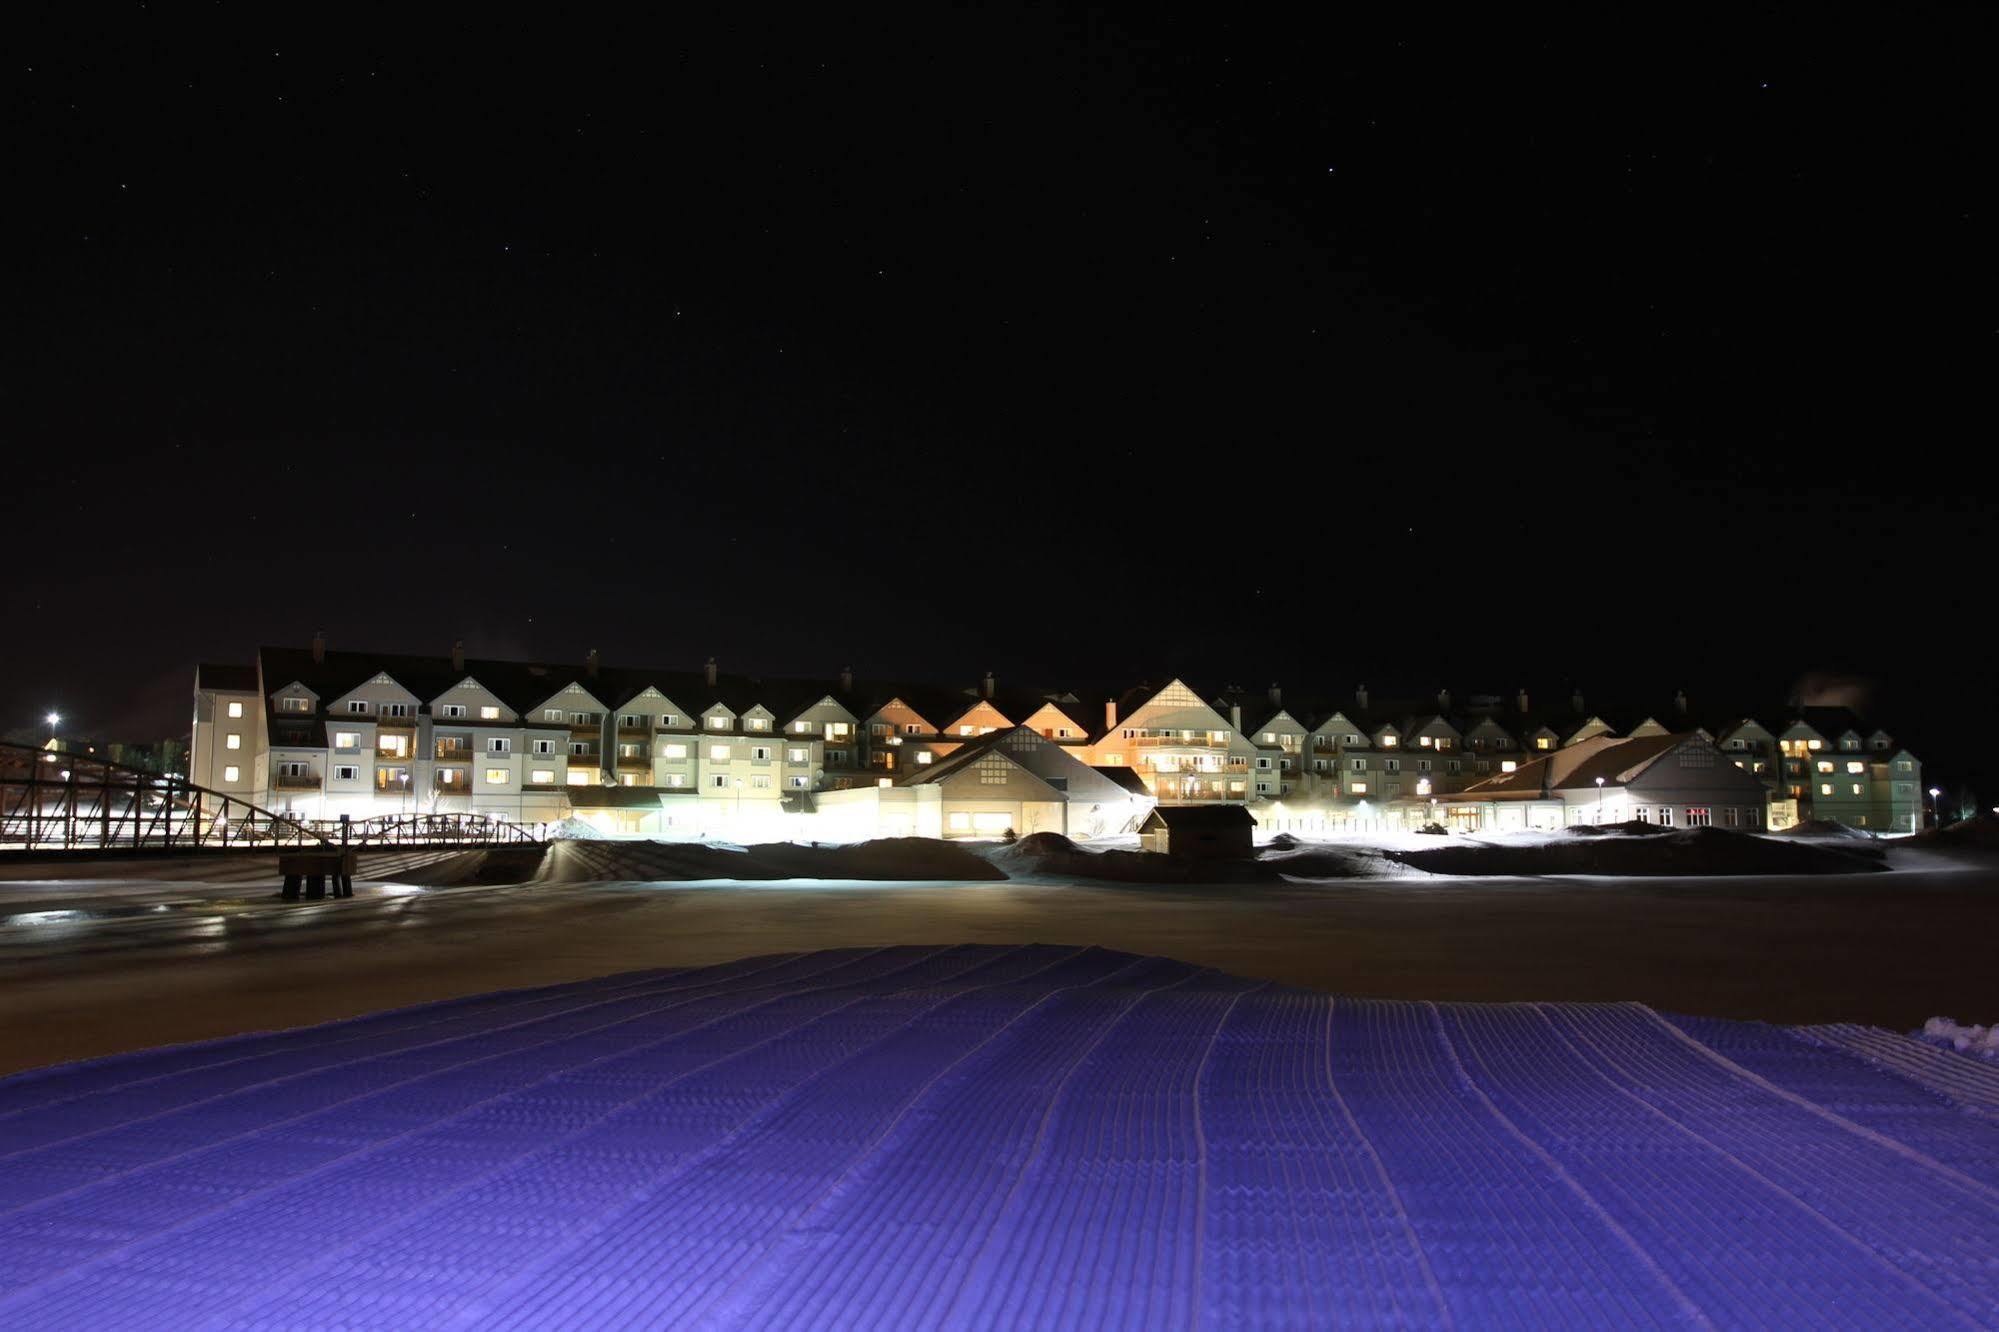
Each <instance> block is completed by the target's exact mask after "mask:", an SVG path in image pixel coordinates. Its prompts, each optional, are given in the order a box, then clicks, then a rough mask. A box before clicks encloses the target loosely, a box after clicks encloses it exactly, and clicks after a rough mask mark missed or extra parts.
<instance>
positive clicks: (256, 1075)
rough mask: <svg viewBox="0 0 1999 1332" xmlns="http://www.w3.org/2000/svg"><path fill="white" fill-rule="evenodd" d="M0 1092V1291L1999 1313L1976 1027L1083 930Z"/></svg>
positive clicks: (675, 1322) (1179, 1323)
mask: <svg viewBox="0 0 1999 1332" xmlns="http://www.w3.org/2000/svg"><path fill="white" fill-rule="evenodd" d="M1878 877H1879V876H1877V878H1878ZM978 891H979V894H980V895H984V894H987V893H1000V894H1005V893H1011V892H1018V891H1020V890H1019V889H1018V888H1016V887H1014V886H1010V885H999V886H997V887H988V888H982V889H980V890H978ZM738 896H741V895H740V894H738ZM682 900H686V899H685V895H683V897H682ZM0 1126H4V1130H5V1136H4V1138H0V1156H4V1159H5V1163H6V1164H5V1168H4V1169H0V1325H5V1326H7V1327H10V1328H14V1327H20V1328H30V1327H63V1328H68V1327H91V1328H124V1327H135V1328H140V1327H143V1328H153V1327H162V1326H176V1327H178V1326H196V1325H199V1326H215V1327H222V1326H245V1327H247V1326H259V1327H278V1326H284V1327H323V1326H342V1327H350V1328H368V1327H381V1328H398V1329H401V1328H410V1327H433V1326H445V1325H449V1326H461V1327H507V1328H546V1327H556V1326H565V1327H591V1328H596V1327H612V1326H634V1327H640V1326H643V1327H665V1326H703V1327H759V1328H762V1327H795V1328H801V1329H803V1328H818V1327H833V1326H840V1327H889V1326H921V1327H928V1326H940V1325H948V1326H962V1327H1009V1328H1010V1327H1050V1326H1083V1325H1088V1326H1097V1327H1132V1328H1146V1329H1152V1328H1180V1327H1191V1326H1194V1325H1196V1324H1201V1325H1206V1326H1223V1327H1238V1326H1239V1327H1275V1326H1299V1327H1331V1326H1402V1327H1445V1326H1457V1327H1479V1328H1484V1327H1507V1328H1543V1327H1554V1326H1569V1327H1613V1326H1615V1327H1625V1326H1706V1327H1802V1326H1812V1327H1850V1328H1865V1329H1874V1328H1882V1327H1891V1326H1892V1327H1901V1326H1925V1327H1927V1326H1992V1325H1994V1323H1995V1321H1999V1266H1995V1264H1994V1262H1993V1257H1992V1238H1993V1236H1994V1235H1995V1234H1999V1069H1994V1068H1991V1067H1990V1066H1988V1065H1985V1064H1982V1063H1980V1062H1978V1061H1976V1060H1972V1059H1968V1058H1965V1057H1963V1056H1961V1055H1958V1054H1956V1053H1954V1052H1951V1051H1948V1050H1942V1049H1938V1048H1936V1047H1934V1046H1931V1045H1924V1044H1922V1043H1920V1042H1916V1041H1912V1040H1908V1039H1906V1038H1901V1037H1895V1036H1890V1035H1888V1034H1886V1033H1881V1032H1874V1031H1868V1030H1866V1029H1860V1028H1810V1029H1801V1030H1787V1029H1784V1028H1778V1027H1769V1026H1763V1025H1759V1024H1753V1023H1731V1022H1722V1021H1716V1020H1712V1019H1697V1018H1684V1017H1673V1016H1668V1015H1666V1014H1662V1013H1660V1012H1658V1011H1655V1010H1654V1009H1651V1008H1646V1007H1641V1006H1638V1005H1576V1004H1551V1003H1543V1004H1519V1005H1506V1006H1489V1005H1456V1004H1430V1003H1419V1002H1384V1001H1369V1000H1352V999H1343V998H1335V997H1333V996H1331V995H1327V994H1324V993H1318V992H1312V991H1304V990H1296V989H1287V988H1284V987H1281V986H1276V985H1271V984H1268V983H1265V982H1263V981H1260V980H1256V979H1250V978H1243V977H1237V976H1232V975H1228V974H1225V973H1222V972H1217V971H1214V970H1208V969H1204V968H1199V967H1195V966H1190V965H1187V964H1185V963H1182V962H1176V961H1170V960H1167V959H1165V958H1161V957H1141V956H1135V955H1132V954H1127V953H1118V952H1114V951H1110V950H1105V949H1099V948H1078V947H1070V946H1060V945H1048V944H1024V945H1017V946H988V947H955V948H938V947H904V948H888V949H882V948H872V947H864V948H853V949H842V950H837V951H825V952H807V953H803V954H796V955H789V956H783V955H780V956H764V957H761V958H752V959H747V960H743V961H739V962H735V963H731V964H728V965H724V966H719V967H714V968H712V969H707V970H694V971H688V970H668V971H652V972H646V973H638V974H626V975H621V976H613V977H607V978H603V979H597V980H591V981H586V982H583V983H580V984H575V985H569V986H563V987H559V988H556V989H549V990H539V991H531V992H513V993H502V994H492V995H485V996H482V997H478V998H474V999H469V1000H466V1001H463V1002H458V1003H453V1004H447V1005H440V1006H433V1007H426V1008H417V1009H409V1010H403V1011H399V1012H389V1013H382V1014H378V1015H376V1016H373V1017H370V1018H366V1019H363V1020H360V1021H356V1022H351V1023H347V1024H344V1025H341V1026H337V1027H332V1028H323V1029H316V1030H310V1031H303V1032H291V1033H282V1034H275V1035H266V1036H251V1037H243V1038H237V1039H232V1040H229V1041H225V1042H221V1043H216V1044H208V1045H201V1046H194V1047H182V1048H179V1049H173V1050H162V1051H155V1052H150V1053H147V1054H144V1055H138V1056H132V1057H126V1058H120V1059H114V1060H109V1061H102V1062H99V1063H95V1064H86V1065H72V1066H68V1067H64V1068H58V1069H52V1070H48V1071H46V1072H44V1073H42V1074H38V1075H30V1076H25V1077H17V1078H14V1079H10V1080H6V1081H0Z"/></svg>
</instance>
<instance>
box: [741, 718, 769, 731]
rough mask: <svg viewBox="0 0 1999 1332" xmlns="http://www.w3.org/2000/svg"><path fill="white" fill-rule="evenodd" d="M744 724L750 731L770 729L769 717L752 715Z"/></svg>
mask: <svg viewBox="0 0 1999 1332" xmlns="http://www.w3.org/2000/svg"><path fill="white" fill-rule="evenodd" d="M744 725H746V726H748V727H749V728H750V729H751V730H752V731H768V730H769V729H770V718H768V717H752V718H750V719H749V720H748V721H747V722H745V723H744Z"/></svg>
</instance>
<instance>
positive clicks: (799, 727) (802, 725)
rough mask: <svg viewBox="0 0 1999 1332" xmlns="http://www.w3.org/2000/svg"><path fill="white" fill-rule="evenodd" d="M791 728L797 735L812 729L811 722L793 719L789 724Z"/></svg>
mask: <svg viewBox="0 0 1999 1332" xmlns="http://www.w3.org/2000/svg"><path fill="white" fill-rule="evenodd" d="M791 729H792V730H793V731H794V732H796V733H798V734H799V735H803V734H805V732H807V731H809V730H811V729H812V723H811V722H809V721H795V722H793V723H792V724H791Z"/></svg>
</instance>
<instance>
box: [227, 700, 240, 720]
mask: <svg viewBox="0 0 1999 1332" xmlns="http://www.w3.org/2000/svg"><path fill="white" fill-rule="evenodd" d="M229 715H230V716H232V717H240V716H242V715H243V705H242V704H241V703H231V704H230V705H229Z"/></svg>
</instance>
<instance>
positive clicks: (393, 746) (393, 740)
mask: <svg viewBox="0 0 1999 1332" xmlns="http://www.w3.org/2000/svg"><path fill="white" fill-rule="evenodd" d="M377 748H378V749H379V751H380V752H381V753H382V754H383V755H385V756H386V757H389V758H408V757H409V756H410V738H409V737H408V736H406V735H384V736H380V737H378V738H377Z"/></svg>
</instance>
